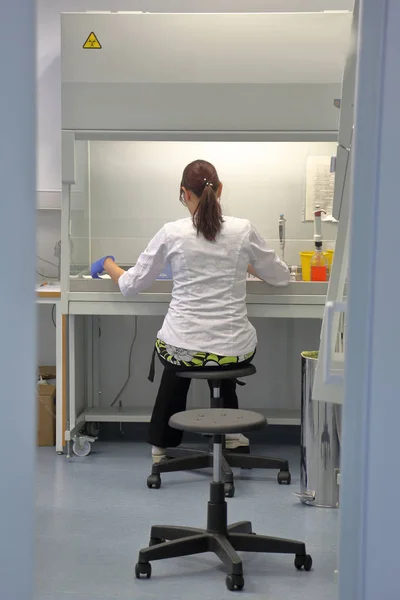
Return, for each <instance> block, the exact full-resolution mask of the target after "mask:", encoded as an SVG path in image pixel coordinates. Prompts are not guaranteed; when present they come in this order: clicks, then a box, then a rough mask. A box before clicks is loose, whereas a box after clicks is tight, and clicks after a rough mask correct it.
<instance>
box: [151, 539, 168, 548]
mask: <svg viewBox="0 0 400 600" xmlns="http://www.w3.org/2000/svg"><path fill="white" fill-rule="evenodd" d="M164 542H165V540H162V539H161V538H150V544H149V547H151V546H158V545H159V544H164Z"/></svg>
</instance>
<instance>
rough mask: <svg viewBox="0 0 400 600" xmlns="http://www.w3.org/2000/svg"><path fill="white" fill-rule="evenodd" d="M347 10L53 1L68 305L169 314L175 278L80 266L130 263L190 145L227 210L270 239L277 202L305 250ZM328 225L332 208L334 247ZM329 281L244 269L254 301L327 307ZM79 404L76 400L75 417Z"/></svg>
mask: <svg viewBox="0 0 400 600" xmlns="http://www.w3.org/2000/svg"><path fill="white" fill-rule="evenodd" d="M351 20H352V15H351V13H349V12H335V13H329V12H327V13H324V12H320V13H276V14H274V13H265V14H263V13H260V14H254V13H252V14H156V13H154V14H152V13H121V12H114V13H113V12H109V13H67V14H63V15H62V19H61V26H62V129H63V137H62V176H63V200H62V274H61V277H62V282H61V283H62V310H63V312H64V314H68V315H71V316H75V315H77V316H79V315H118V314H121V315H123V314H126V315H127V314H132V315H139V316H140V315H162V314H165V312H166V310H167V308H168V303H169V299H170V292H171V288H172V282H171V281H168V280H167V281H166V280H159V281H157V282H155V284H154V286H153V287H152V288H151V289H150V290H148V292H147V293H144V294H139V295H138V296H137V297H135V298H131V299H126V298H123V297H122V295H121V294H120V293H119V292H118V289H117V288H116V286H115V285H114V284H113V283H112V282H111V280H107V279H101V280H92V279H91V278H90V274H89V266H90V264H91V262H92V261H93V260H95V259H97V258H98V257H100V256H103V255H105V254H111V255H114V256H115V257H116V260H117V261H118V263H119V264H121V266H124V267H129V266H131V265H133V264H134V263H135V261H136V259H137V257H138V256H139V254H140V252H141V250H143V249H144V247H145V246H146V244H147V242H148V241H149V240H150V239H151V237H152V236H153V235H154V234H155V233H156V232H157V231H158V230H159V229H160V227H162V225H163V224H164V223H165V222H167V221H171V220H174V219H178V218H181V217H184V216H186V215H187V213H186V212H185V208H184V207H183V206H182V205H181V204H180V202H179V183H180V178H181V174H182V171H183V168H184V167H185V166H186V164H187V163H189V162H190V161H192V160H194V159H197V158H204V159H206V160H209V161H210V162H213V163H214V164H215V166H216V168H217V170H218V172H219V176H220V179H221V181H223V183H224V191H223V196H222V204H223V209H224V212H225V213H226V214H233V215H235V216H238V217H244V218H248V219H250V220H251V221H252V222H253V223H254V224H255V225H256V227H257V228H258V229H259V231H260V232H261V233H262V234H263V235H264V236H265V237H266V238H267V239H268V240H269V242H270V244H271V245H272V246H273V247H274V248H275V249H276V251H277V252H279V253H282V251H283V247H282V240H280V239H279V236H278V220H279V217H280V215H281V214H284V215H285V219H286V235H285V240H284V241H285V245H284V252H285V254H284V259H285V261H286V262H287V263H288V264H289V265H298V266H300V258H299V256H300V254H299V253H300V252H302V251H312V250H313V242H312V239H313V222H312V210H313V207H314V205H315V203H316V202H318V203H320V202H322V203H324V202H325V201H326V200H327V206H328V212H329V211H331V212H332V202H331V203H330V202H329V198H328V199H327V196H329V195H330V194H332V195H333V181H332V177H333V179H334V175H332V173H331V171H332V169H331V168H330V163H331V157H332V156H335V155H336V150H337V138H338V124H339V117H340V104H341V97H342V80H343V70H344V65H345V59H346V56H347V53H348V45H349V39H350V29H351ZM329 216H331V215H329ZM336 233H337V224H336V221H335V219H334V218H333V216H332V218H330V219H328V220H327V221H326V222H325V223H324V225H323V234H324V239H325V243H326V247H327V248H328V249H332V250H333V249H334V247H335V241H336ZM326 291H327V284H326V283H306V282H303V281H298V282H295V283H294V282H293V283H291V284H290V285H289V287H288V288H286V289H285V290H279V289H278V290H277V289H275V288H272V287H270V286H268V285H267V284H265V283H263V282H259V281H249V282H248V297H247V303H248V311H249V315H250V316H253V317H294V318H303V317H305V318H317V319H321V318H322V316H323V311H324V305H325V297H326ZM74 327H75V325H74V322H73V321H71V325H70V328H72V330H70V339H73V337H74V336H73V334H74V331H73V328H74ZM75 333H76V332H75ZM74 343H75V342H73V343H72V345H73V344H74ZM89 345H90V343H89ZM70 349H71V350H74V348H72V347H71V348H70ZM75 387H76V381H75V380H74V375H73V376H72V380H71V379H70V389H71V390H74V389H75ZM72 395H73V392H72ZM73 402H74V400H73ZM81 408H82V411H83V412H82V415H83V417H82V418H84V419H85V420H91V417H90V416H88V411H86V412H85V410H84V408H85V407H84V406H82V407H81ZM78 416H79V409H78V408H77V407H76V406H72V408H71V411H70V431H74V426H75V425H76V424H77V423H78V421H79V418H78ZM120 416H121V415H119V417H118V418H120ZM77 419H78V421H77ZM92 420H94V419H92ZM71 435H72V434H71Z"/></svg>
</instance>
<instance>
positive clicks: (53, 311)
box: [51, 304, 57, 327]
mask: <svg viewBox="0 0 400 600" xmlns="http://www.w3.org/2000/svg"><path fill="white" fill-rule="evenodd" d="M55 310H56V305H55V304H53V308H52V309H51V320H52V321H53V325H54V327H57V324H56V320H55V318H54V313H55Z"/></svg>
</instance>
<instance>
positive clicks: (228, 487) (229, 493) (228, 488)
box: [225, 483, 235, 498]
mask: <svg viewBox="0 0 400 600" xmlns="http://www.w3.org/2000/svg"><path fill="white" fill-rule="evenodd" d="M234 495H235V486H234V484H233V483H225V498H233V496H234Z"/></svg>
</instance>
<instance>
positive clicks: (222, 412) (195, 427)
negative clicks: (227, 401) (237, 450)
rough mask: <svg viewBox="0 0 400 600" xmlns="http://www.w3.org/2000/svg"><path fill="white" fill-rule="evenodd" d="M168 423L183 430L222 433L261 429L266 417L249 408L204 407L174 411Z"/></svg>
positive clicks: (213, 433)
mask: <svg viewBox="0 0 400 600" xmlns="http://www.w3.org/2000/svg"><path fill="white" fill-rule="evenodd" d="M169 424H170V426H171V427H173V428H175V429H181V430H183V431H193V432H194V433H207V434H212V435H224V434H225V433H242V432H243V431H255V430H257V429H262V428H263V427H264V426H265V425H266V419H265V417H264V416H263V415H260V414H259V413H256V412H252V411H250V410H237V409H233V408H204V409H198V410H186V411H184V412H180V413H176V414H175V415H173V416H172V417H171V418H170V420H169Z"/></svg>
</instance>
